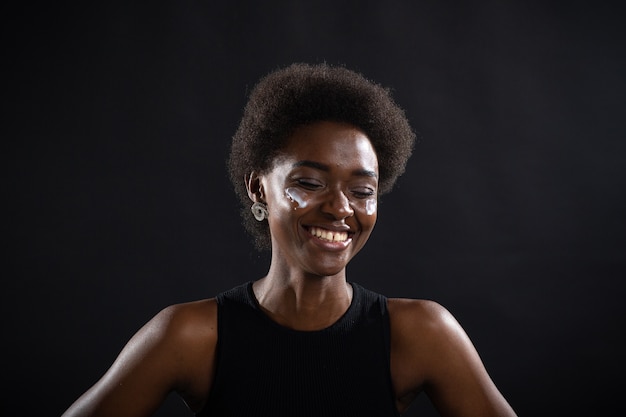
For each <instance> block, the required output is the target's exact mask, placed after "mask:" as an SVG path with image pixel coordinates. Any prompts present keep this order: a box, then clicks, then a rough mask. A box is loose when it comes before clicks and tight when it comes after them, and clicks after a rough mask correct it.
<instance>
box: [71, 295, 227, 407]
mask: <svg viewBox="0 0 626 417" xmlns="http://www.w3.org/2000/svg"><path fill="white" fill-rule="evenodd" d="M216 310H217V308H216V306H215V304H214V302H212V301H211V300H208V301H203V302H196V303H188V304H183V305H176V306H170V307H168V308H166V309H164V310H162V311H161V312H159V313H158V314H157V315H156V316H155V317H154V318H152V319H151V320H150V321H149V322H148V323H146V324H145V325H144V326H143V327H142V328H141V329H140V330H139V331H138V332H137V333H136V334H135V335H134V336H133V337H132V338H131V339H130V340H129V341H128V343H127V344H126V346H125V347H124V348H123V349H122V351H121V352H120V354H119V355H118V357H117V359H116V360H115V362H114V363H113V365H112V366H111V367H110V368H109V369H108V371H107V372H106V373H105V374H104V376H103V377H102V378H101V379H100V380H99V381H98V382H97V383H96V384H95V385H93V386H92V387H91V388H90V389H89V390H88V391H87V392H85V394H83V395H82V396H81V397H80V398H79V399H78V400H77V401H76V402H75V403H74V404H73V405H72V406H71V407H70V408H69V409H68V410H67V412H66V414H64V417H69V416H73V417H74V416H116V417H125V416H129V417H130V416H149V415H150V414H152V413H153V412H154V411H155V410H156V409H157V408H158V407H159V405H160V404H161V403H162V402H163V400H164V399H165V398H166V396H167V395H168V394H169V393H170V392H172V391H177V392H179V393H181V395H182V396H183V398H185V399H186V400H187V398H189V399H190V400H191V401H192V402H195V403H196V404H189V401H188V405H189V406H190V407H194V406H198V404H199V403H200V402H201V401H202V400H203V399H202V398H201V397H202V394H200V392H201V391H202V390H204V389H206V391H204V394H208V390H209V388H210V382H211V375H212V367H213V357H214V351H215V345H216V342H217V326H216V322H217V311H216Z"/></svg>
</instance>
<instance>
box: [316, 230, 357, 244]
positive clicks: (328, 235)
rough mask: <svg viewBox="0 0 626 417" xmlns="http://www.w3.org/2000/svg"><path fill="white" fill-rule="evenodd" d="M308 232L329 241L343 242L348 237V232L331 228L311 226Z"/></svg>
mask: <svg viewBox="0 0 626 417" xmlns="http://www.w3.org/2000/svg"><path fill="white" fill-rule="evenodd" d="M310 232H311V234H312V235H313V236H315V237H319V238H320V239H324V240H328V241H331V242H345V241H346V240H347V239H348V233H346V232H333V231H331V230H326V229H320V228H319V227H311V230H310Z"/></svg>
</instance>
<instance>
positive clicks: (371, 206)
mask: <svg viewBox="0 0 626 417" xmlns="http://www.w3.org/2000/svg"><path fill="white" fill-rule="evenodd" d="M376 210H378V201H377V200H376V199H375V198H370V199H368V200H367V201H366V202H365V214H367V215H368V216H372V215H374V214H375V213H376Z"/></svg>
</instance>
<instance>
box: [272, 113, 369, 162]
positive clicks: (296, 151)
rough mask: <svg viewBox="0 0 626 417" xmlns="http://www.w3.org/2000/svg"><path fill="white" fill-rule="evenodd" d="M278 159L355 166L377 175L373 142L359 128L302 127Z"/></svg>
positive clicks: (327, 123)
mask: <svg viewBox="0 0 626 417" xmlns="http://www.w3.org/2000/svg"><path fill="white" fill-rule="evenodd" d="M281 156H282V158H280V159H281V160H285V159H288V160H291V161H292V162H297V161H299V160H311V161H316V162H321V163H326V164H329V165H331V166H350V167H354V166H358V167H359V168H366V169H369V170H372V171H375V172H378V159H377V157H376V152H375V150H374V147H373V146H372V143H371V142H370V140H369V138H368V137H367V135H366V134H365V133H364V132H363V131H361V130H360V129H359V128H357V127H355V126H353V125H351V124H347V123H339V122H330V121H322V122H316V123H312V124H309V125H305V126H301V127H299V128H298V129H296V130H295V131H294V133H293V134H292V135H291V136H290V137H289V138H288V139H287V142H286V144H285V147H284V148H283V149H282V151H281Z"/></svg>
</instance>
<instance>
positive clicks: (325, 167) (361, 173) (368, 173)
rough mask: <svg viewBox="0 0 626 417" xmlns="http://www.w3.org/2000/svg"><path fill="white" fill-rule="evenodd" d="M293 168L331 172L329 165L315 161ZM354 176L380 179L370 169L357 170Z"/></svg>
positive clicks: (301, 162)
mask: <svg viewBox="0 0 626 417" xmlns="http://www.w3.org/2000/svg"><path fill="white" fill-rule="evenodd" d="M291 167H292V168H297V167H309V168H314V169H319V170H320V171H324V172H328V171H330V167H329V166H328V165H326V164H322V163H319V162H315V161H309V160H303V161H298V162H295V163H294V164H293V165H292V166H291ZM352 174H353V175H357V176H361V177H372V178H378V175H377V174H376V173H375V172H374V171H371V170H369V169H355V170H354V171H352Z"/></svg>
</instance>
